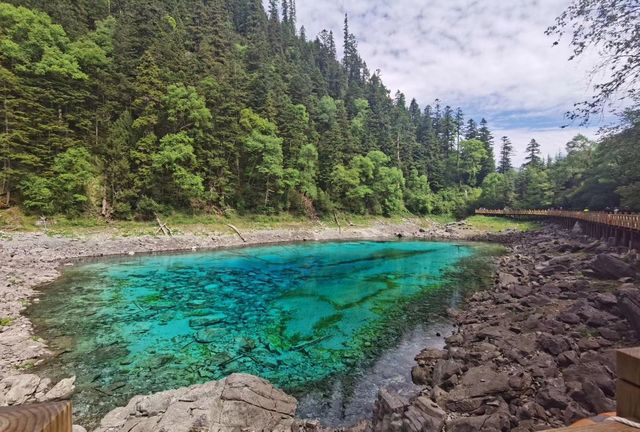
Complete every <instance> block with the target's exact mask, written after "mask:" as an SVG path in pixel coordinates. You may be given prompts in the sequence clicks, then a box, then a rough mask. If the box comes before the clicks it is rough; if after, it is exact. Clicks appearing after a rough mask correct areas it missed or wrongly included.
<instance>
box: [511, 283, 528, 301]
mask: <svg viewBox="0 0 640 432" xmlns="http://www.w3.org/2000/svg"><path fill="white" fill-rule="evenodd" d="M532 291H533V288H531V287H530V286H526V285H513V286H511V288H509V294H511V297H514V298H518V299H520V298H523V297H526V296H528V295H529V294H531V292H532Z"/></svg>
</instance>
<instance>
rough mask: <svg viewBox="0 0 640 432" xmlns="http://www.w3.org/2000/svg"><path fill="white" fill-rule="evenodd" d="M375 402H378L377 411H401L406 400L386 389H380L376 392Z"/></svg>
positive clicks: (386, 412) (387, 412)
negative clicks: (376, 398)
mask: <svg viewBox="0 0 640 432" xmlns="http://www.w3.org/2000/svg"><path fill="white" fill-rule="evenodd" d="M376 404H380V408H379V411H381V412H383V413H385V414H389V413H401V412H402V411H404V407H405V406H406V405H407V404H408V402H407V401H406V400H405V399H404V398H402V397H400V396H399V395H397V394H395V393H392V392H390V391H388V390H386V389H381V390H380V392H379V393H378V400H377V401H376Z"/></svg>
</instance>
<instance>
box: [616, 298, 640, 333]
mask: <svg viewBox="0 0 640 432" xmlns="http://www.w3.org/2000/svg"><path fill="white" fill-rule="evenodd" d="M616 297H617V299H618V306H619V307H620V310H621V311H622V314H623V315H624V317H625V318H626V319H627V321H628V322H629V324H630V325H631V328H632V329H633V330H634V331H635V333H636V335H637V336H638V337H640V289H638V288H631V287H629V288H621V289H619V290H618V291H617V293H616Z"/></svg>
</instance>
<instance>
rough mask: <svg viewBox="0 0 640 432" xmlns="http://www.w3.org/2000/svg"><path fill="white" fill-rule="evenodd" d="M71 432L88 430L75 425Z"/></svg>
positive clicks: (85, 431)
mask: <svg viewBox="0 0 640 432" xmlns="http://www.w3.org/2000/svg"><path fill="white" fill-rule="evenodd" d="M71 432H87V430H86V429H85V428H83V427H82V426H80V425H73V428H71Z"/></svg>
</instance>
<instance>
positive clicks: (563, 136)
mask: <svg viewBox="0 0 640 432" xmlns="http://www.w3.org/2000/svg"><path fill="white" fill-rule="evenodd" d="M493 134H494V136H495V140H494V141H495V144H494V150H495V153H496V155H498V154H499V152H500V146H501V142H502V140H501V138H502V137H503V136H508V137H509V139H511V143H512V144H513V150H514V151H513V164H514V166H520V165H522V164H523V163H524V162H525V157H526V152H525V149H526V147H527V144H529V141H531V139H532V138H535V140H536V141H538V143H539V144H540V151H541V154H542V157H543V158H544V159H545V160H546V158H547V156H551V157H555V156H556V155H557V154H558V153H559V152H560V153H563V154H564V149H565V145H566V144H567V142H569V141H570V140H571V138H573V137H574V136H576V135H578V134H582V135H584V136H586V137H587V138H589V139H596V138H597V134H598V129H597V128H595V127H590V128H571V127H568V128H565V129H562V128H535V127H534V128H528V127H524V128H512V129H496V130H494V131H493Z"/></svg>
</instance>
